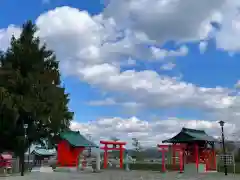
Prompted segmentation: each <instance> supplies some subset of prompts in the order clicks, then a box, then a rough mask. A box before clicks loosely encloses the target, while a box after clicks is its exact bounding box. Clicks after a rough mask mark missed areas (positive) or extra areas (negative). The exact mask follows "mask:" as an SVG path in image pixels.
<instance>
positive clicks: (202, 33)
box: [105, 0, 225, 44]
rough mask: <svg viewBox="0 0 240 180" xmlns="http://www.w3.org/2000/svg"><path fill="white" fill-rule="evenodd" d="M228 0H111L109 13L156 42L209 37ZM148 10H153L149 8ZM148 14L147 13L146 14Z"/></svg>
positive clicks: (120, 23) (107, 9) (124, 24)
mask: <svg viewBox="0 0 240 180" xmlns="http://www.w3.org/2000/svg"><path fill="white" fill-rule="evenodd" d="M224 2H225V0H211V2H210V1H209V0H201V1H192V0H168V1H166V0H122V1H115V0H110V3H109V4H108V7H107V8H106V10H105V16H108V17H113V18H114V19H116V21H117V22H118V23H119V25H120V26H123V27H126V28H129V27H130V28H131V29H133V31H134V32H138V33H139V32H140V33H143V34H144V35H145V37H147V38H148V39H151V40H153V41H155V42H156V43H160V44H162V43H164V42H167V41H169V40H174V41H177V42H183V41H192V40H199V39H205V38H207V37H208V35H209V33H210V32H211V31H212V26H211V24H210V22H211V21H212V20H213V19H214V20H217V18H218V19H219V16H216V14H217V12H218V11H219V10H220V9H221V8H222V6H223V5H224ZM146 9H151V10H150V11H146ZM143 14H144V15H143Z"/></svg>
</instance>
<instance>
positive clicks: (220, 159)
mask: <svg viewBox="0 0 240 180" xmlns="http://www.w3.org/2000/svg"><path fill="white" fill-rule="evenodd" d="M225 159H226V166H233V173H234V174H235V172H236V163H235V159H234V154H226V155H224V154H220V155H217V168H219V166H224V165H225Z"/></svg>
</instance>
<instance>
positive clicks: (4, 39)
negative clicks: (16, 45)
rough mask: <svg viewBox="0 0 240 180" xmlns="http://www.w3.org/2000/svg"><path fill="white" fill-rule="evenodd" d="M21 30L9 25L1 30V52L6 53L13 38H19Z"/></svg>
mask: <svg viewBox="0 0 240 180" xmlns="http://www.w3.org/2000/svg"><path fill="white" fill-rule="evenodd" d="M20 33H21V30H20V29H19V28H18V27H16V26H14V25H9V26H8V28H6V29H0V50H3V51H5V50H6V49H7V48H8V47H9V45H10V41H11V38H12V36H13V35H14V36H15V37H19V35H20Z"/></svg>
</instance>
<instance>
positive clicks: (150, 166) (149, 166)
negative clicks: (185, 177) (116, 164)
mask: <svg viewBox="0 0 240 180" xmlns="http://www.w3.org/2000/svg"><path fill="white" fill-rule="evenodd" d="M129 168H130V169H131V170H150V171H161V170H162V164H160V163H135V164H129ZM166 169H167V170H168V171H169V170H170V171H171V170H173V166H172V165H167V164H166ZM176 169H179V167H176ZM227 169H228V172H229V173H233V172H234V167H233V166H227ZM218 171H219V172H224V167H223V166H218ZM235 173H237V174H240V162H238V163H236V166H235Z"/></svg>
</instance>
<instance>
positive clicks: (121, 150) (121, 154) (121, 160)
mask: <svg viewBox="0 0 240 180" xmlns="http://www.w3.org/2000/svg"><path fill="white" fill-rule="evenodd" d="M119 152H120V157H119V161H120V168H123V147H122V145H120V150H119Z"/></svg>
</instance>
